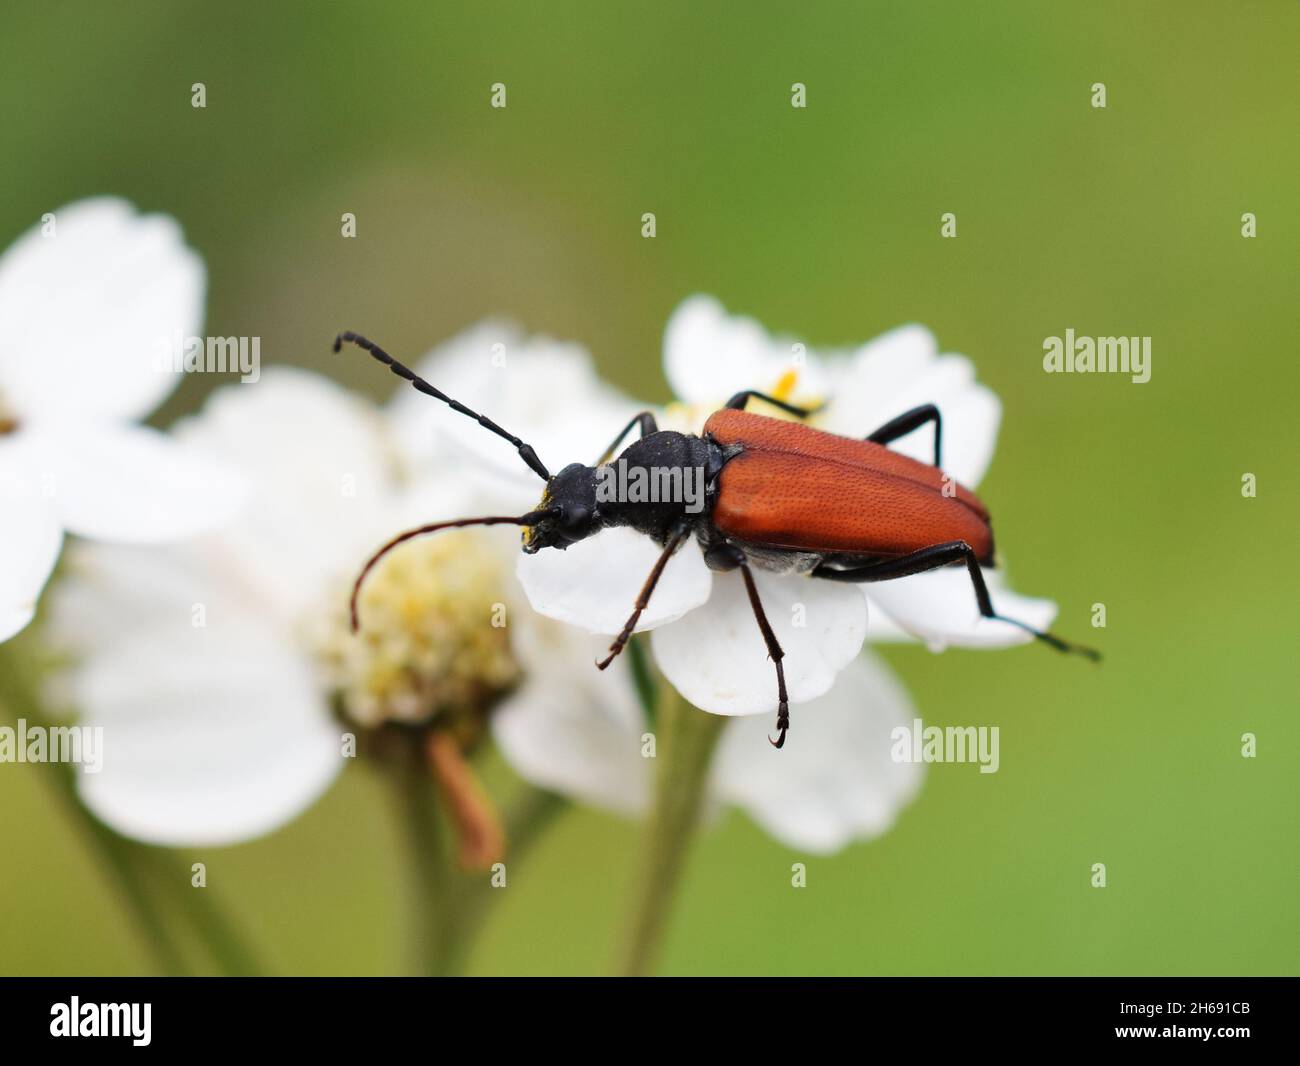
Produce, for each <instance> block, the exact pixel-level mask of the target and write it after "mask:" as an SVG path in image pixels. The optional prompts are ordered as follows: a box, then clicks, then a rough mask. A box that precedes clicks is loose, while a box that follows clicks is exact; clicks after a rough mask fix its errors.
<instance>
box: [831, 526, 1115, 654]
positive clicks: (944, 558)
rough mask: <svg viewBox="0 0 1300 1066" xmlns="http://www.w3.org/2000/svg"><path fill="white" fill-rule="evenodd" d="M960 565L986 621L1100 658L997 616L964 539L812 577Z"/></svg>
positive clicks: (904, 573)
mask: <svg viewBox="0 0 1300 1066" xmlns="http://www.w3.org/2000/svg"><path fill="white" fill-rule="evenodd" d="M960 562H964V563H965V564H966V570H967V571H968V572H969V573H970V580H971V584H972V585H973V586H974V587H975V600H976V602H977V603H978V604H979V608H980V614H981V615H983V616H984V617H985V618H995V619H997V620H998V621H1000V622H1008V623H1010V624H1011V625H1013V626H1019V627H1020V628H1021V629H1023V630H1024V631H1025V632H1026V633H1031V634H1032V635H1033V636H1034V638H1035V639H1037V640H1041V641H1042V642H1043V643H1044V644H1050V645H1051V646H1052V647H1053V648H1055V649H1056V650H1057V651H1072V652H1077V653H1078V654H1080V655H1086V656H1087V657H1088V658H1089V659H1092V660H1093V661H1094V662H1097V661H1098V660H1100V659H1101V653H1100V652H1098V651H1095V650H1094V649H1092V648H1085V647H1084V646H1083V645H1081V644H1071V643H1069V642H1068V641H1064V640H1062V639H1061V638H1060V637H1058V636H1056V635H1055V634H1054V633H1045V632H1043V631H1042V630H1038V629H1035V628H1034V627H1033V626H1031V625H1028V624H1026V623H1024V622H1018V621H1016V619H1014V618H1008V617H1006V616H1005V615H1001V614H998V613H997V611H995V610H994V609H993V600H992V598H991V597H990V596H989V589H988V586H987V585H986V584H985V583H984V571H983V570H981V569H980V564H979V559H978V558H976V555H975V550H974V549H973V548H972V547H971V546H970V545H969V544H967V543H966V542H965V541H964V540H953V541H948V542H947V543H946V544H934V545H931V546H930V547H929V548H922V549H921V550H920V551H916V552H912V553H911V554H910V555H903V556H900V557H899V558H897V559H882V560H880V561H879V562H875V563H868V564H867V565H865V566H859V567H855V568H853V569H850V570H836V569H834V568H832V567H828V566H826V565H825V564H823V565H821V566H819V567H817V569H816V570H814V571H813V577H820V578H824V579H826V580H828V581H855V582H867V581H892V580H893V579H894V578H897V577H910V576H911V575H913V574H921V573H925V572H926V571H927V570H937V569H938V568H939V567H941V566H947V565H948V564H949V563H960Z"/></svg>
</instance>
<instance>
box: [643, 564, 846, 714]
mask: <svg viewBox="0 0 1300 1066" xmlns="http://www.w3.org/2000/svg"><path fill="white" fill-rule="evenodd" d="M754 577H755V581H756V583H757V585H758V592H759V597H760V599H761V600H762V602H763V610H764V612H765V613H766V615H767V618H768V621H769V622H770V623H771V626H772V630H773V632H775V634H776V637H777V640H778V642H779V643H780V645H781V648H782V650H783V651H784V652H785V658H784V660H783V665H784V667H785V680H786V688H787V690H788V692H789V695H790V702H791V703H792V704H795V703H805V702H807V701H808V700H812V699H816V698H817V697H818V696H820V695H822V694H823V693H825V692H826V691H827V690H828V689H829V688H830V687H831V685H832V683H833V682H834V681H835V675H836V674H837V673H838V672H839V671H840V670H842V669H843V668H844V666H845V665H846V664H847V663H848V662H849V661H851V660H852V659H853V657H854V656H855V655H857V653H858V652H859V650H860V649H861V648H862V642H863V639H864V637H865V636H866V632H867V607H866V602H865V599H864V598H863V596H862V595H861V593H860V592H859V591H858V590H857V589H855V588H854V587H853V586H846V585H837V584H833V583H832V582H829V581H815V580H813V579H811V578H807V577H778V576H775V575H772V574H768V573H764V572H763V571H761V570H759V571H755V572H754ZM651 644H652V647H653V648H654V654H655V661H656V662H657V663H658V664H659V669H660V670H662V671H663V673H664V676H665V677H667V678H668V680H669V681H670V682H672V684H673V687H674V688H676V689H677V691H678V692H680V693H681V694H682V695H683V696H684V697H686V699H688V700H689V701H690V702H691V703H693V704H695V706H696V707H699V708H701V709H703V710H706V711H712V712H713V713H714V714H765V713H767V712H769V711H775V710H776V706H777V691H776V669H775V667H774V666H773V664H772V662H771V660H770V659H768V657H767V646H766V645H765V644H764V643H763V636H762V634H761V633H760V631H759V628H758V622H757V621H756V620H755V619H754V612H753V610H752V609H751V607H750V605H749V597H748V596H747V594H746V592H745V585H744V581H743V579H742V577H741V575H740V574H739V573H738V572H736V573H729V574H718V575H716V576H715V579H714V582H713V595H712V596H711V597H710V598H709V602H708V603H707V604H706V605H705V606H703V607H701V608H700V609H699V610H696V611H692V612H691V613H690V614H689V615H687V616H686V617H685V618H683V619H681V620H680V621H678V622H675V623H673V624H672V625H671V626H664V627H663V628H661V629H656V630H655V632H654V635H653V636H652V637H651Z"/></svg>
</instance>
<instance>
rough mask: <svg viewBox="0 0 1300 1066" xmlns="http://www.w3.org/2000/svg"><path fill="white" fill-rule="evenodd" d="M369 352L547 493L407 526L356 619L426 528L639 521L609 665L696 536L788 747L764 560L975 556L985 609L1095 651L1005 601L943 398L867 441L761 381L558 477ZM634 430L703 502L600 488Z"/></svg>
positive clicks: (856, 575) (903, 573)
mask: <svg viewBox="0 0 1300 1066" xmlns="http://www.w3.org/2000/svg"><path fill="white" fill-rule="evenodd" d="M345 341H346V342H348V343H351V344H355V345H357V346H359V347H360V348H363V349H364V350H365V351H367V352H369V353H370V354H371V355H372V356H374V358H376V359H377V360H379V361H380V362H381V363H383V364H384V365H385V366H387V367H388V368H389V369H390V370H391V371H392V372H393V373H394V374H396V375H398V376H399V377H401V378H404V379H405V380H406V381H409V382H410V383H411V384H412V385H413V386H414V387H415V388H416V389H418V390H419V391H420V392H422V393H425V394H426V395H428V396H432V397H434V398H435V399H438V400H441V401H442V402H443V403H445V404H447V405H448V406H450V407H451V408H452V410H454V411H458V412H459V413H461V414H463V415H467V416H468V417H470V418H473V419H475V420H477V421H478V423H479V424H480V425H482V426H483V427H484V428H486V429H488V430H490V431H492V432H493V433H495V434H496V435H497V436H499V437H503V438H505V439H506V440H508V441H509V442H510V443H511V444H512V445H514V447H515V448H516V449H517V450H518V452H519V455H520V457H521V458H522V459H523V460H524V462H525V463H526V464H527V465H528V467H529V469H530V470H532V471H533V472H534V473H535V474H537V475H538V476H539V477H540V478H541V479H542V480H543V481H545V482H546V489H545V490H544V491H543V493H542V499H541V502H539V503H538V505H537V507H536V508H535V509H534V510H532V511H529V512H528V513H527V514H523V515H518V516H504V515H494V516H488V517H484V518H459V519H455V520H453V521H449V522H435V523H433V524H431V525H425V526H420V527H418V528H416V529H411V530H407V531H406V532H405V533H402V534H400V535H398V536H396V537H394V538H393V539H392V540H390V541H389V542H388V543H387V544H385V545H383V547H381V548H380V549H379V550H378V551H377V552H375V554H374V555H373V556H371V558H370V560H369V561H368V562H367V563H366V565H365V566H364V567H363V568H362V570H361V573H360V574H359V575H358V576H357V579H356V583H355V585H354V587H353V590H352V604H351V611H352V627H353V629H354V630H355V629H356V628H357V626H358V619H357V594H358V592H359V591H360V588H361V583H362V582H363V581H364V580H365V577H366V575H367V574H368V573H369V572H370V570H371V568H372V567H373V566H374V565H375V563H377V562H378V561H379V560H380V559H381V558H382V557H383V556H384V555H385V554H387V552H389V551H390V550H391V549H392V548H394V547H396V546H397V545H398V544H401V543H403V542H404V541H407V540H410V539H411V538H412V537H418V536H421V535H423V534H425V533H434V532H437V531H438V530H442V529H452V528H457V527H462V526H473V525H501V524H512V525H519V526H523V527H524V545H523V548H524V551H525V552H528V553H529V554H532V553H534V552H537V551H540V550H541V549H542V548H560V549H564V548H567V547H568V546H569V545H570V544H575V543H577V542H578V541H580V540H583V539H584V538H586V537H589V536H591V535H592V534H593V533H597V532H599V531H600V530H602V529H606V528H609V527H612V526H628V527H630V528H632V529H635V530H637V531H638V532H641V533H645V534H646V535H647V536H649V537H652V538H653V539H654V540H655V541H656V542H657V543H658V544H659V545H661V546H662V548H663V551H662V552H661V553H660V555H659V559H658V561H657V562H656V563H655V565H654V567H653V569H652V570H651V571H650V575H649V577H647V578H646V580H645V584H644V585H643V586H642V588H641V592H640V595H638V596H637V599H636V604H635V606H634V607H633V610H632V614H631V616H630V617H629V618H628V620H627V624H626V625H625V626H624V627H623V630H622V632H620V633H619V635H618V636H617V637H616V638H615V639H614V642H613V644H611V645H610V649H609V655H608V656H606V657H605V658H604V659H603V660H601V661H600V662H599V663H598V664H597V665H598V666H599V667H600V669H602V670H603V669H604V668H605V667H607V666H608V665H609V664H610V663H611V662H612V661H613V660H614V657H615V656H616V655H618V653H619V652H620V651H622V650H623V647H624V646H625V645H626V644H627V642H628V640H629V639H630V638H631V636H632V631H633V630H634V629H635V628H636V624H637V620H638V619H639V618H640V617H641V612H642V611H644V610H645V608H646V606H647V605H648V604H649V602H650V597H651V596H652V595H653V594H654V590H655V585H656V583H657V582H658V580H659V577H660V575H661V574H662V573H663V571H664V567H665V566H667V565H668V560H669V559H670V558H671V557H672V555H673V553H674V552H675V551H676V550H677V549H678V548H679V547H681V545H682V544H683V542H685V540H686V539H687V538H688V537H689V536H691V535H692V534H694V536H695V537H696V539H697V540H698V541H699V543H700V547H701V548H702V550H703V552H704V559H705V562H706V563H707V564H708V565H709V567H710V568H711V569H713V570H722V571H725V570H739V571H740V574H741V577H742V578H743V579H744V582H745V589H746V591H747V592H748V594H749V602H750V606H751V607H753V610H754V618H755V620H756V621H757V623H758V628H759V630H760V631H761V632H762V634H763V640H764V641H765V642H766V644H767V650H768V655H769V656H770V657H771V659H772V662H773V663H774V664H775V667H776V688H777V707H778V710H777V720H776V727H777V738H776V739H775V740H773V741H772V744H773V745H775V746H776V747H778V748H779V747H781V746H782V745H783V744H784V743H785V736H786V732H787V731H788V730H789V728H790V707H789V700H788V698H787V696H786V688H785V671H784V668H783V667H782V665H781V660H782V658H783V657H784V654H785V653H784V652H783V651H782V650H781V645H780V644H779V643H778V642H777V639H776V635H775V634H774V633H773V632H772V627H771V625H769V624H768V620H767V616H766V614H764V612H763V605H762V603H761V602H760V600H759V596H758V589H757V586H756V585H755V583H754V576H753V573H752V572H751V567H754V566H757V567H761V568H763V569H768V570H777V571H782V572H795V573H806V574H808V575H809V576H810V577H813V578H821V579H823V580H827V581H855V582H866V581H889V580H891V579H893V578H899V577H907V576H909V575H911V574H919V573H922V572H923V571H926V570H934V569H936V568H938V567H941V566H948V565H950V564H964V565H965V567H966V569H967V571H968V572H969V574H970V580H971V585H972V586H973V588H974V591H975V599H976V601H977V602H978V604H979V610H980V614H982V615H983V616H984V617H985V618H996V619H1000V620H1001V621H1004V622H1009V623H1010V624H1012V625H1015V626H1019V627H1020V628H1021V629H1024V630H1026V631H1027V632H1029V633H1031V634H1033V636H1035V637H1036V638H1037V639H1039V640H1041V641H1044V642H1045V643H1047V644H1050V645H1051V646H1052V647H1054V648H1056V649H1057V650H1058V651H1073V652H1079V653H1081V654H1083V655H1087V656H1088V657H1090V658H1092V659H1098V658H1100V656H1099V655H1098V653H1097V652H1095V651H1093V650H1092V649H1090V648H1084V647H1081V646H1079V645H1074V644H1069V643H1067V642H1066V641H1064V640H1061V639H1060V638H1059V637H1057V636H1054V635H1053V634H1051V633H1045V632H1041V631H1040V630H1037V629H1034V628H1033V627H1032V626H1029V625H1026V624H1025V623H1024V622H1019V621H1017V620H1016V619H1014V618H1007V617H1005V616H1003V615H1000V614H998V613H997V612H995V611H994V610H993V603H992V600H991V599H990V597H989V592H988V587H987V586H986V585H985V583H984V574H983V570H982V567H986V566H988V567H991V566H993V565H994V563H993V531H992V527H991V525H990V520H989V512H988V509H987V508H986V507H985V506H984V504H983V503H981V502H980V500H979V498H978V497H977V496H976V495H975V494H974V493H973V492H971V491H970V490H969V489H966V488H964V487H962V486H960V485H957V484H956V483H955V482H953V481H951V479H949V478H947V477H946V476H945V475H944V474H943V472H942V470H941V469H940V458H941V442H942V428H943V426H942V420H941V418H940V416H939V410H938V408H937V407H935V406H934V405H933V404H925V405H923V406H921V407H917V408H914V409H913V410H911V411H907V412H905V413H904V414H901V415H899V416H898V417H897V418H895V419H893V420H892V421H890V422H887V423H886V424H885V425H883V426H881V427H880V428H879V429H877V430H876V431H875V432H874V433H872V434H870V435H869V436H867V437H866V438H864V439H862V440H854V439H851V438H848V437H841V436H837V435H836V434H833V433H825V432H822V431H821V430H817V429H813V428H812V427H810V426H807V425H803V424H801V423H798V422H788V421H785V420H782V419H777V418H766V417H764V416H762V415H757V414H751V413H748V412H746V411H745V405H746V404H747V403H748V402H749V401H750V400H751V399H759V400H763V401H765V402H766V403H769V404H772V405H773V406H774V407H777V408H779V409H781V410H783V411H786V412H787V413H789V414H791V415H794V416H796V417H799V418H806V417H808V416H809V415H811V414H812V413H813V411H812V410H810V409H806V408H801V407H796V406H794V405H793V404H789V403H785V402H784V401H782V400H779V399H777V398H775V397H772V396H767V395H764V394H763V393H760V392H754V391H753V390H746V391H744V392H739V393H737V394H736V395H735V396H733V397H732V398H731V399H730V400H729V401H728V402H727V405H726V407H724V408H723V409H722V410H719V411H716V412H715V413H714V414H713V415H711V416H710V417H709V419H708V421H707V422H706V423H705V424H704V432H703V434H702V435H700V436H694V435H692V434H686V433H676V432H672V431H667V430H660V429H659V428H658V426H657V425H656V423H655V418H654V415H653V414H652V413H651V412H649V411H643V412H642V413H641V414H639V415H637V416H636V417H635V418H633V419H632V420H631V421H630V422H629V423H628V424H627V425H626V426H625V427H624V428H623V431H622V432H621V433H620V434H619V435H618V436H617V437H616V438H614V441H613V443H612V444H610V446H609V447H608V448H606V449H605V451H604V453H603V454H602V455H601V457H600V459H599V460H597V462H596V464H595V465H594V466H585V465H583V464H582V463H571V464H570V465H568V466H566V467H565V468H564V469H563V470H561V471H560V472H559V473H558V474H554V475H552V474H551V473H550V472H549V471H548V470H547V468H546V467H545V465H543V463H542V462H541V460H540V459H539V458H538V457H537V453H536V452H535V451H534V450H533V449H532V447H531V446H529V445H527V444H525V443H524V442H523V441H522V440H520V439H519V438H518V437H516V436H513V435H512V434H510V433H507V432H506V431H505V430H504V429H502V428H501V427H500V426H498V425H497V424H496V423H495V422H493V421H492V420H491V419H489V418H487V417H485V416H483V415H480V414H478V413H477V412H476V411H471V410H470V409H469V408H468V407H466V406H465V405H464V404H462V403H460V402H459V401H457V400H454V399H452V398H451V397H450V396H447V395H445V394H444V393H442V392H440V391H439V390H438V389H436V388H435V387H434V386H433V385H431V384H429V382H427V381H425V380H424V379H423V378H421V377H420V376H419V375H417V374H415V373H414V372H413V371H411V370H409V369H408V368H407V367H405V366H403V365H402V364H401V363H399V362H397V360H395V359H394V358H393V357H392V356H390V355H389V354H388V353H387V352H385V351H384V350H383V349H382V348H380V347H378V346H377V345H375V344H373V343H371V342H370V341H368V340H366V338H365V337H362V336H360V335H358V334H356V333H341V334H339V335H338V337H336V338H335V341H334V350H335V351H336V352H337V351H339V350H340V348H341V347H342V345H343V343H344V342H345ZM928 423H933V425H934V465H933V466H927V465H926V464H925V463H921V462H918V461H917V460H915V459H910V458H908V457H907V456H904V455H900V454H899V453H897V452H892V451H890V450H889V449H888V448H886V447H885V445H887V444H888V443H889V442H890V441H893V440H897V439H898V438H899V437H902V436H904V435H905V434H908V433H910V432H912V431H913V430H915V429H919V428H920V427H922V426H924V425H926V424H928ZM634 430H638V431H639V432H640V434H641V436H640V439H639V440H636V441H634V442H633V443H632V444H630V445H628V447H627V448H625V449H624V450H623V452H622V453H621V454H620V455H619V457H618V462H619V464H620V466H625V467H626V469H627V470H628V471H636V470H637V469H638V468H641V470H642V472H643V474H644V475H645V479H646V480H647V481H650V480H653V479H654V478H655V477H656V476H657V472H659V471H665V470H666V471H670V472H671V471H676V472H678V473H679V479H678V484H681V483H683V482H684V481H685V480H686V478H685V474H686V473H687V472H688V471H689V472H692V473H695V472H698V474H699V476H700V478H701V479H702V481H703V484H704V486H705V499H704V506H703V508H702V509H700V508H698V507H690V506H689V505H688V503H687V502H686V501H685V500H662V499H660V500H656V501H654V502H631V501H628V500H617V499H606V498H604V494H602V493H600V492H598V491H597V485H598V482H599V481H600V480H601V479H600V477H599V469H600V467H601V466H602V465H603V464H605V463H607V462H609V460H610V459H611V457H613V455H614V452H615V450H616V449H617V448H618V446H619V445H620V444H622V442H623V440H624V439H625V438H626V437H627V436H628V435H629V434H630V433H632V432H633V431H634Z"/></svg>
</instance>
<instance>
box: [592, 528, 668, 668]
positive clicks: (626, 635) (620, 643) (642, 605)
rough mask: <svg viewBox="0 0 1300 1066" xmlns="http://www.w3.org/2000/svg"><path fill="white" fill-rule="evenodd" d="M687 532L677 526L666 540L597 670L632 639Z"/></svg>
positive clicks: (606, 663) (613, 657) (607, 663)
mask: <svg viewBox="0 0 1300 1066" xmlns="http://www.w3.org/2000/svg"><path fill="white" fill-rule="evenodd" d="M689 532H690V527H689V526H679V527H678V528H677V529H675V530H674V531H673V533H672V535H671V536H670V537H669V538H668V543H667V544H665V545H664V550H663V551H662V552H660V553H659V558H658V559H657V560H656V561H655V565H654V569H652V570H651V571H650V576H649V577H647V578H646V579H645V584H644V585H642V586H641V592H640V594H639V595H638V596H637V598H636V606H635V607H634V608H633V610H632V616H631V617H630V618H629V619H628V620H627V624H626V625H624V626H623V629H622V631H621V632H620V633H619V635H618V636H617V637H615V638H614V643H613V644H611V645H610V646H609V654H608V655H606V656H605V658H603V659H601V660H600V662H598V663H596V666H597V668H599V669H601V670H604V669H605V667H607V666H608V665H609V664H610V663H612V662H613V661H614V660H615V659H616V658H617V657H618V653H619V652H621V651H622V650H623V649H624V648H625V647H626V646H627V642H628V641H629V640H631V639H632V630H634V629H635V628H636V624H637V621H638V620H639V619H640V618H641V612H642V611H644V610H645V609H646V607H647V605H648V604H649V603H650V597H651V596H652V595H654V591H655V586H656V585H657V584H659V578H660V577H662V576H663V572H664V567H665V566H667V565H668V560H669V559H671V558H672V557H673V552H675V551H676V550H677V549H678V547H679V546H680V545H681V543H682V541H683V540H685V539H686V535H687V533H689Z"/></svg>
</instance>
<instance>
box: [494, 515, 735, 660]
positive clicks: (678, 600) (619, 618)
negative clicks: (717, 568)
mask: <svg viewBox="0 0 1300 1066" xmlns="http://www.w3.org/2000/svg"><path fill="white" fill-rule="evenodd" d="M661 551H662V549H661V548H660V547H659V545H658V544H656V543H655V542H654V541H652V540H651V539H650V538H649V537H647V536H645V535H643V534H641V533H636V532H634V531H632V530H630V529H623V528H614V529H605V530H601V532H599V533H597V534H596V535H595V536H593V537H588V538H587V539H586V540H583V541H579V542H578V543H577V544H574V545H573V546H572V547H570V548H568V549H567V550H565V551H559V550H557V549H552V548H546V549H543V550H542V551H540V552H538V553H537V554H536V555H522V554H521V555H520V557H519V563H518V569H517V570H516V573H517V574H518V575H519V581H520V583H521V584H522V585H523V587H524V592H525V593H527V595H528V601H529V602H530V603H531V604H532V605H533V609H534V610H536V611H538V612H539V613H541V614H544V615H546V616H547V617H548V618H554V619H556V620H558V621H561V622H568V623H569V624H570V625H575V626H578V627H579V628H581V629H585V630H586V631H587V632H588V633H604V634H609V635H613V634H615V633H618V632H620V631H621V630H622V628H623V626H624V624H625V623H626V622H627V620H628V618H629V616H630V615H631V614H632V609H633V607H635V606H636V598H637V595H638V594H639V593H640V591H641V587H642V586H643V585H644V584H645V579H646V578H647V577H648V576H649V574H650V571H651V570H652V569H653V568H654V565H655V562H656V561H657V560H658V558H659V555H660V553H661ZM713 586H714V582H713V576H712V574H711V572H710V571H709V568H708V567H707V566H706V565H705V564H704V556H703V554H702V553H701V552H700V549H699V547H698V546H697V545H696V544H695V542H694V541H691V542H690V543H687V544H683V545H682V546H681V547H680V548H679V549H678V550H677V553H676V554H675V555H674V556H673V557H672V559H670V560H669V562H668V565H667V566H666V567H665V568H664V572H663V574H662V576H661V577H660V578H659V584H658V585H656V586H655V591H654V595H653V596H651V597H650V603H649V605H648V606H647V607H646V609H645V611H644V612H642V614H641V619H640V621H639V622H638V623H637V627H636V631H637V632H638V633H641V632H644V631H645V630H647V629H654V628H656V627H657V626H662V625H664V624H666V623H668V622H672V621H674V620H676V619H678V618H681V617H682V615H684V614H686V613H687V612H688V611H692V610H694V609H695V608H697V607H699V606H700V604H702V603H704V602H705V601H706V600H708V598H709V591H710V589H711V588H713Z"/></svg>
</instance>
